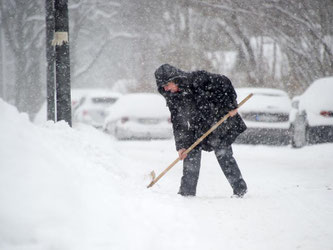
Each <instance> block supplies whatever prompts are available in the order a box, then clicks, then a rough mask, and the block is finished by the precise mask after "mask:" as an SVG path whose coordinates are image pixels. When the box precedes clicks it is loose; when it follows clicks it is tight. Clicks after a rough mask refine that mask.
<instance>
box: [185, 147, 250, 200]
mask: <svg viewBox="0 0 333 250" xmlns="http://www.w3.org/2000/svg"><path fill="white" fill-rule="evenodd" d="M214 152H215V155H216V158H217V160H218V162H219V164H220V167H221V169H222V171H223V173H224V175H225V176H226V178H227V180H228V181H229V183H230V185H231V187H232V189H233V191H234V194H235V195H240V196H242V195H244V194H245V193H246V191H247V186H246V183H245V181H244V180H243V177H242V174H241V172H240V170H239V168H238V165H237V162H236V160H235V158H234V157H233V152H232V148H231V146H220V147H218V148H216V149H215V150H214ZM200 162H201V149H197V148H195V149H193V150H192V151H191V152H190V153H189V154H188V156H187V157H186V158H185V159H184V162H183V177H182V180H181V186H180V189H179V194H181V195H184V196H188V195H195V194H196V189H197V183H198V178H199V172H200Z"/></svg>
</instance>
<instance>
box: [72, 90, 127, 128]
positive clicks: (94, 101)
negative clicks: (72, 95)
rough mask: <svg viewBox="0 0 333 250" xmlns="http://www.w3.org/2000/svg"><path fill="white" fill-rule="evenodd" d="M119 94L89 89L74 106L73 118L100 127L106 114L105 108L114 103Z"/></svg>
mask: <svg viewBox="0 0 333 250" xmlns="http://www.w3.org/2000/svg"><path fill="white" fill-rule="evenodd" d="M120 96H121V94H119V93H114V92H111V91H108V90H102V89H97V90H91V91H90V92H88V93H86V94H85V95H83V96H82V97H81V99H80V100H79V106H78V107H77V108H76V111H75V114H74V119H75V120H76V121H77V122H82V123H85V124H89V125H92V126H94V127H96V128H102V127H103V124H104V120H105V118H106V116H107V115H108V112H107V109H108V108H109V107H110V106H112V105H113V104H115V103H116V101H117V100H118V98H119V97H120Z"/></svg>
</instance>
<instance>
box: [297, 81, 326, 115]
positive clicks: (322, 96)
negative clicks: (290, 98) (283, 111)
mask: <svg viewBox="0 0 333 250" xmlns="http://www.w3.org/2000/svg"><path fill="white" fill-rule="evenodd" d="M332 93H333V77H325V78H320V79H318V80H316V81H314V82H313V83H312V84H311V85H310V86H309V87H308V88H307V89H306V91H305V92H304V93H303V94H302V95H301V96H299V97H298V100H299V101H300V109H306V110H311V111H313V112H317V111H318V110H333V97H332Z"/></svg>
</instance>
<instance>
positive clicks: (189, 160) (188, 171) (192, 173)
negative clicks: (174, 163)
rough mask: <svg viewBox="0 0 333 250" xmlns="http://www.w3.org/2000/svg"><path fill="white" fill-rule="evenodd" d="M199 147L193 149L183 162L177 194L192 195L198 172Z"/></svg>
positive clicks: (195, 186) (194, 191) (195, 187)
mask: <svg viewBox="0 0 333 250" xmlns="http://www.w3.org/2000/svg"><path fill="white" fill-rule="evenodd" d="M200 161H201V149H196V148H195V149H193V150H192V151H191V152H190V153H189V154H188V155H187V157H186V158H185V159H184V162H183V177H182V180H181V185H180V188H179V192H178V194H180V195H183V196H194V195H195V194H196V190H197V183H198V178H199V172H200Z"/></svg>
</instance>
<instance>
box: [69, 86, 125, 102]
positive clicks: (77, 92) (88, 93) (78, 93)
mask: <svg viewBox="0 0 333 250" xmlns="http://www.w3.org/2000/svg"><path fill="white" fill-rule="evenodd" d="M71 93H72V99H78V98H81V97H83V96H85V97H88V98H90V97H120V96H122V94H120V93H117V92H113V91H110V90H108V89H94V88H91V89H90V88H83V89H72V91H71Z"/></svg>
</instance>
